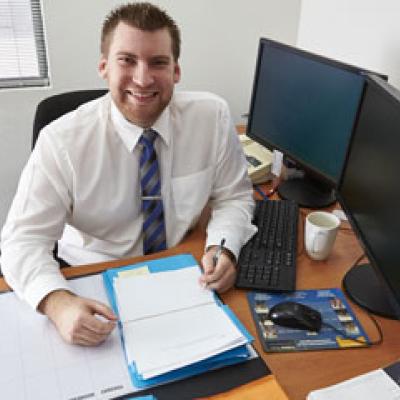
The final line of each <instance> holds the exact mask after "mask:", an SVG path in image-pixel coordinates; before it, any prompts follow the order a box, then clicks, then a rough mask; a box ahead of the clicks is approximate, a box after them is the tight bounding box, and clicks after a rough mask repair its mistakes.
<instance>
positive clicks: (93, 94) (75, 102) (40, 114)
mask: <svg viewBox="0 0 400 400" xmlns="http://www.w3.org/2000/svg"><path fill="white" fill-rule="evenodd" d="M107 91H108V90H107V89H89V90H76V91H73V92H65V93H61V94H56V95H54V96H50V97H47V98H46V99H44V100H42V101H41V102H40V103H39V104H38V106H37V107H36V114H35V120H34V122H33V135H32V150H33V148H34V147H35V144H36V140H37V138H38V136H39V133H40V131H41V129H42V128H43V127H45V126H46V125H47V124H48V123H50V122H51V121H53V120H55V119H57V118H58V117H61V116H62V115H64V114H66V113H68V112H70V111H72V110H75V108H77V107H79V106H80V105H81V104H83V103H86V102H88V101H90V100H94V99H97V98H98V97H100V96H103V95H104V94H106V93H107Z"/></svg>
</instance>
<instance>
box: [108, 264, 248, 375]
mask: <svg viewBox="0 0 400 400" xmlns="http://www.w3.org/2000/svg"><path fill="white" fill-rule="evenodd" d="M200 274H201V273H200V270H199V267H198V266H194V267H189V268H183V269H179V270H175V271H166V272H160V273H153V274H150V275H146V276H136V277H135V276H132V277H121V278H118V279H116V280H115V281H114V288H115V291H116V298H117V302H118V310H119V314H120V317H121V321H122V330H123V336H124V344H125V350H126V354H127V360H128V363H129V364H131V363H135V366H136V369H137V371H138V373H139V374H140V375H142V377H143V378H144V379H148V378H151V377H155V376H158V375H161V374H163V373H166V372H169V371H172V370H175V369H178V368H181V367H184V366H187V365H191V364H194V363H196V362H198V361H202V360H205V359H207V358H209V357H211V356H214V355H216V354H220V353H222V352H225V351H227V350H230V349H232V348H235V347H237V346H240V345H242V344H245V343H246V342H247V340H246V338H245V337H244V336H243V335H242V334H241V332H240V331H239V330H238V328H237V327H236V326H235V324H234V323H233V322H232V321H231V319H230V318H229V317H228V316H227V315H226V313H225V312H224V311H223V310H222V309H221V308H220V307H219V306H218V305H217V304H216V302H215V299H214V297H213V294H212V292H211V291H210V290H208V289H204V288H202V287H201V285H200V284H199V277H200Z"/></svg>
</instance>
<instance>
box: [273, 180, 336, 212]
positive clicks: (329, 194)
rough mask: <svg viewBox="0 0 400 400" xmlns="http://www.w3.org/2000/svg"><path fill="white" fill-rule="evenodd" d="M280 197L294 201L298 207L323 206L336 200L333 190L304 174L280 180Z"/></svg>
mask: <svg viewBox="0 0 400 400" xmlns="http://www.w3.org/2000/svg"><path fill="white" fill-rule="evenodd" d="M278 194H279V196H280V197H281V198H282V199H288V200H293V201H295V202H296V203H297V204H298V205H299V206H300V207H306V208H324V207H328V206H330V205H331V204H333V203H334V202H335V201H336V196H335V192H334V190H333V189H332V188H331V187H330V186H327V185H326V184H324V183H323V182H321V181H317V180H315V179H313V178H311V177H310V176H307V175H305V176H304V177H302V178H292V179H288V180H286V181H282V182H281V183H280V184H279V186H278Z"/></svg>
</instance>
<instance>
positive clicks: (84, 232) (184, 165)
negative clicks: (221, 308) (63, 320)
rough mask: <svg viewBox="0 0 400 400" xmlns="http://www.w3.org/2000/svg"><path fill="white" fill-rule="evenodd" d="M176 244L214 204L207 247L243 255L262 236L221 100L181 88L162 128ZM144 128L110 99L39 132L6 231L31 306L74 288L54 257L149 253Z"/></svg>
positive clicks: (165, 190)
mask: <svg viewBox="0 0 400 400" xmlns="http://www.w3.org/2000/svg"><path fill="white" fill-rule="evenodd" d="M152 128H153V129H155V130H156V131H157V132H158V133H159V136H160V137H158V138H157V139H156V143H155V147H156V152H157V156H158V160H159V163H160V172H161V182H162V188H161V192H162V198H163V202H164V210H165V223H166V234H167V245H168V247H171V246H175V245H176V244H178V243H179V242H180V241H181V240H182V238H183V237H184V235H185V234H186V233H187V231H188V230H189V229H190V228H191V227H193V226H194V225H195V224H196V222H197V221H198V218H199V216H200V214H201V212H202V210H203V208H204V206H205V205H206V203H207V202H208V201H210V204H211V207H212V210H213V211H212V217H211V220H210V222H209V225H208V229H207V243H206V246H209V245H212V244H219V242H220V241H221V239H222V238H225V239H226V243H225V245H226V247H227V248H228V249H230V250H231V251H232V252H233V253H234V254H235V255H236V256H237V255H238V253H239V251H240V248H241V246H243V244H244V243H245V242H246V241H247V240H248V239H249V238H250V237H251V236H252V235H253V234H254V232H255V230H256V228H255V227H254V226H253V225H252V224H251V216H252V211H253V205H254V202H253V199H252V188H251V183H250V181H249V179H248V177H247V167H246V161H245V158H244V155H243V152H242V149H241V146H240V143H239V140H238V137H237V135H236V133H235V130H234V126H233V124H232V121H231V118H230V114H229V109H228V107H227V105H226V102H225V101H224V100H222V99H221V98H219V97H217V96H215V95H212V94H209V93H201V92H176V93H175V94H174V95H173V97H172V99H171V102H170V104H169V106H168V107H167V108H166V109H165V110H164V112H163V113H162V115H161V116H160V117H159V119H158V120H157V121H156V123H155V124H154V126H153V127H152ZM142 130H143V129H141V128H140V127H138V126H135V125H133V124H131V123H130V122H128V121H127V120H126V119H125V118H124V117H123V116H122V114H121V113H120V112H119V110H118V109H117V107H116V106H115V105H114V103H113V102H112V100H111V96H110V95H109V94H107V95H105V96H103V97H101V98H99V99H96V100H94V101H91V102H89V103H86V104H84V105H82V106H81V107H79V108H78V109H76V110H75V111H73V112H71V113H68V114H66V115H64V116H62V117H61V118H59V119H58V120H56V121H53V122H52V123H51V124H49V125H47V126H46V127H45V128H44V129H43V130H42V132H41V133H40V136H39V139H38V141H37V143H36V146H35V149H34V151H33V152H32V154H31V157H30V158H29V161H28V163H27V165H26V167H25V169H24V170H23V172H22V175H21V179H20V182H19V186H18V190H17V193H16V195H15V198H14V201H13V204H12V206H11V209H10V212H9V215H8V218H7V221H6V223H5V225H4V228H3V231H2V242H1V251H2V260H1V261H2V269H3V273H4V276H5V278H6V280H7V282H8V283H9V285H10V286H11V287H12V288H13V289H14V290H15V292H16V293H17V295H18V296H20V297H21V298H23V299H25V300H26V301H27V302H28V303H29V304H31V306H32V307H37V305H38V304H39V302H40V301H41V300H42V299H43V298H44V296H46V295H47V294H48V293H50V292H51V291H54V290H56V289H68V290H70V288H69V287H68V282H67V281H66V280H65V279H64V277H63V276H62V274H61V273H60V271H59V266H58V263H57V262H56V261H55V260H54V259H53V254H52V250H53V247H54V243H55V242H56V241H57V240H58V239H60V238H61V239H60V240H59V247H58V254H59V256H60V257H61V258H63V259H64V260H66V261H67V262H68V263H70V264H72V265H78V264H88V263H95V262H102V261H107V260H112V259H119V258H127V257H132V256H137V255H140V254H142V246H143V243H142V238H141V234H142V214H141V190H140V181H139V167H138V165H139V155H140V149H139V146H136V144H137V142H138V140H139V137H140V135H141V133H142Z"/></svg>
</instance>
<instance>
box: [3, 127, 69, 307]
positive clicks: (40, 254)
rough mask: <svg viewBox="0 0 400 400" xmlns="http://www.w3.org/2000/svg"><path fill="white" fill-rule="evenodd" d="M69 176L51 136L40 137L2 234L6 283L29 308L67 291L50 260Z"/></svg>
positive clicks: (58, 234)
mask: <svg viewBox="0 0 400 400" xmlns="http://www.w3.org/2000/svg"><path fill="white" fill-rule="evenodd" d="M45 129H46V128H45ZM68 170H69V168H68V162H67V157H66V155H62V153H60V151H59V149H57V148H56V145H55V143H54V142H52V140H51V135H48V134H47V132H46V131H45V130H44V131H42V133H41V135H40V136H39V139H38V141H37V143H36V146H35V149H34V151H33V152H32V154H31V156H30V158H29V160H28V163H27V165H26V166H25V168H24V170H23V172H22V174H21V178H20V181H19V184H18V189H17V192H16V195H15V197H14V200H13V203H12V205H11V208H10V211H9V214H8V217H7V220H6V223H5V225H4V227H3V230H2V236H1V265H2V271H3V274H4V277H5V279H6V281H7V283H8V284H9V285H10V286H11V287H12V288H13V289H14V291H15V292H16V294H17V295H18V296H19V297H20V298H22V299H23V300H25V301H27V302H28V303H29V304H30V305H31V306H32V307H33V308H37V306H38V304H39V303H40V301H41V300H42V299H43V298H44V297H45V296H46V295H47V294H48V293H50V292H52V291H54V290H57V289H68V290H70V288H69V287H68V283H67V281H66V279H65V278H64V277H63V275H62V274H61V272H60V270H59V265H58V263H57V262H56V261H55V260H54V258H53V248H54V244H55V242H56V241H57V240H58V239H59V238H60V237H61V234H62V231H63V228H64V224H65V221H66V218H67V215H68V213H69V212H70V210H71V207H72V206H71V200H70V199H71V196H70V191H69V190H68V187H71V182H68V181H69V180H70V179H68Z"/></svg>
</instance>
